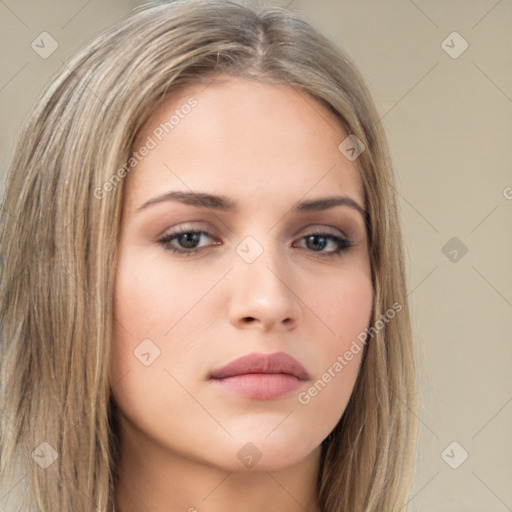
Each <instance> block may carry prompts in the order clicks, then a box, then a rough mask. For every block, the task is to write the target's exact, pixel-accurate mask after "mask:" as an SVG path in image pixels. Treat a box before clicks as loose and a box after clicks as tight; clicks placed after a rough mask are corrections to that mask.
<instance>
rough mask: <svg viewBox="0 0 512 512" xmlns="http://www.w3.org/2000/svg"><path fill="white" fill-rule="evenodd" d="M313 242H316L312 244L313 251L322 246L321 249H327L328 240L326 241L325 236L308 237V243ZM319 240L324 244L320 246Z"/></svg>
mask: <svg viewBox="0 0 512 512" xmlns="http://www.w3.org/2000/svg"><path fill="white" fill-rule="evenodd" d="M312 240H315V242H313V244H311V245H312V246H313V247H312V248H313V249H314V248H315V246H316V247H317V248H318V247H319V246H320V247H319V248H320V249H324V248H325V244H326V239H325V237H324V236H318V235H311V236H309V237H308V241H312ZM318 240H322V241H323V243H320V244H318V242H317V241H318Z"/></svg>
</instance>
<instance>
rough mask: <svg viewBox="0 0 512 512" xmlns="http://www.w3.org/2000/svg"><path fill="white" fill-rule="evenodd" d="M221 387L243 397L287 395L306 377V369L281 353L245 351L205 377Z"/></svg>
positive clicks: (304, 380) (306, 379) (307, 376)
mask: <svg viewBox="0 0 512 512" xmlns="http://www.w3.org/2000/svg"><path fill="white" fill-rule="evenodd" d="M208 378H209V380H210V381H211V382H212V383H214V384H215V385H218V386H220V387H222V388H223V389H225V390H227V391H230V392H233V393H236V394H239V395H243V396H245V397H247V398H253V399H259V400H272V399H277V398H282V397H285V396H288V395H290V394H291V393H293V392H294V391H296V390H297V389H298V388H300V387H301V386H303V385H304V383H305V382H306V381H308V380H309V379H310V376H309V374H308V372H307V371H306V369H305V368H304V367H303V366H302V365H301V364H300V363H299V362H298V361H297V360H296V359H294V358H293V357H291V356H289V355H288V354H285V353H284V352H277V353H274V354H262V353H255V354H249V355H246V356H243V357H240V358H238V359H235V360H234V361H232V362H230V363H228V364H227V365H226V366H223V367H222V368H220V369H218V370H214V371H213V372H211V373H210V375H209V376H208Z"/></svg>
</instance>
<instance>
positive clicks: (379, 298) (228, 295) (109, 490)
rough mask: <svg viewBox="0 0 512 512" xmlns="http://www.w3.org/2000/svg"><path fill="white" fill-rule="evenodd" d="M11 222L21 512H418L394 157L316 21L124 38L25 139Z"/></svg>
mask: <svg viewBox="0 0 512 512" xmlns="http://www.w3.org/2000/svg"><path fill="white" fill-rule="evenodd" d="M1 213H2V217H1V233H0V237H1V238H0V240H1V255H2V263H3V266H2V281H1V292H0V293H1V296H0V299H1V303H0V306H1V309H0V313H1V328H2V332H1V342H0V350H1V354H0V355H1V360H0V393H1V402H0V407H1V411H0V412H1V414H0V432H1V443H0V449H1V451H0V472H1V473H0V478H1V479H2V481H3V482H10V483H9V484H5V483H4V488H3V489H2V492H1V493H0V499H3V500H4V503H5V507H6V509H7V510H8V509H9V508H8V507H9V506H12V507H13V506H14V505H12V503H13V502H14V497H15V496H18V497H19V496H21V497H20V498H19V499H20V501H19V502H17V504H16V506H17V507H19V508H21V507H28V508H26V510H40V511H44V512H54V511H56V510H67V511H80V512H82V511H84V512H85V511H90V512H93V511H94V512H96V511H112V510H117V512H132V511H140V510H148V511H149V510H151V511H155V512H163V511H165V512H175V511H182V510H183V511H185V510H188V511H198V512H203V511H205V512H217V511H225V510H233V509H237V510H244V511H246V512H247V511H249V512H250V511H287V512H290V511H304V510H306V511H308V512H310V511H311V512H319V511H322V512H346V511H365V512H377V511H380V512H393V511H399V510H400V511H404V510H406V507H407V501H408V499H409V498H408V493H409V489H410V483H411V477H412V464H413V451H414V441H415V436H416V427H417V425H416V419H415V418H416V416H415V414H414V411H415V409H416V384H415V380H416V373H415V365H414V361H415V358H414V350H413V342H412V336H411V329H410V318H409V309H408V305H407V294H406V289H405V273H404V265H403V254H402V252H403V248H402V238H401V232H400V224H399V218H398V213H397V206H396V201H395V195H394V186H393V173H392V169H391V163H390V159H389V156H388V151H387V145H386V140H385V135H384V133H383V131H382V125H381V124H380V122H379V116H378V114H377V112H376V109H375V106H374V104H373V101H372V99H371V96H370V93H369V91H368V89H367V87H366V86H365V84H364V81H363V79H362V78H361V76H360V74H359V73H358V72H357V70H356V68H355V66H354V64H353V63H352V62H351V61H350V60H349V58H348V57H347V56H346V55H345V54H344V53H343V52H342V51H341V50H340V49H339V48H337V47H336V46H335V45H334V44H333V43H332V42H331V41H330V40H329V39H328V38H326V37H325V36H323V35H322V34H321V33H319V31H318V30H317V29H316V28H314V27H313V26H312V25H311V24H310V23H308V22H307V21H305V20H304V19H302V18H301V17H300V16H299V15H298V14H295V13H292V12H288V11H283V10H281V9H279V8H261V7H260V8H256V7H249V6H246V5H242V4H241V3H237V2H234V1H224V0H210V1H201V0H189V1H181V2H174V3H169V4H165V5H155V4H153V5H148V6H145V7H144V8H142V9H141V10H139V11H138V12H136V13H134V14H132V15H131V16H129V17H128V18H127V19H125V20H123V21H122V22H120V23H118V24H117V25H115V26H114V27H112V28H111V29H109V30H108V31H106V32H104V33H103V34H102V35H100V36H99V37H98V38H97V39H95V40H94V41H93V42H92V43H91V44H89V45H88V46H87V47H86V48H85V49H83V50H82V51H81V52H79V53H78V54H77V55H76V56H74V57H73V58H72V59H71V60H70V61H69V62H68V63H67V64H66V65H65V66H64V68H63V70H62V71H61V73H60V74H59V76H58V77H57V78H56V79H55V80H54V81H53V82H52V83H51V84H50V85H49V87H48V88H47V90H46V91H45V92H44V93H43V95H42V96H41V98H40V99H39V101H38V103H37V106H36V107H35V108H34V110H33V112H32V113H31V115H30V118H29V119H28V120H27V122H26V124H25V126H24V129H23V133H22V135H21V137H20V140H19V143H18V146H17V149H16V152H15V157H14V159H13V161H12V164H11V166H10V170H9V175H8V180H7V185H6V191H5V199H4V203H3V208H2V212H1ZM11 474H15V475H16V477H15V478H13V479H11V480H9V478H8V475H11ZM11 498H12V499H11ZM13 510H14V508H13ZM16 510H17V509H16Z"/></svg>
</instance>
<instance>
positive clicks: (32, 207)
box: [0, 0, 417, 512]
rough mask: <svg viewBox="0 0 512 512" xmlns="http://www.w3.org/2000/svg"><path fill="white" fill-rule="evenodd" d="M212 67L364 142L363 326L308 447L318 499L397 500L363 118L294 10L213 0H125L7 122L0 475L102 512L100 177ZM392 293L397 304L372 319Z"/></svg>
mask: <svg viewBox="0 0 512 512" xmlns="http://www.w3.org/2000/svg"><path fill="white" fill-rule="evenodd" d="M216 73H217V74H220V73H225V74H229V75H236V76H242V77H246V78H248V79H257V80H262V81H266V82H270V81H272V82H276V83H284V84H288V85H290V86H291V87H293V88H294V89H295V90H297V91H299V92H300V93H301V94H304V95H306V94H309V95H310V96H311V97H313V98H314V99H316V100H317V101H319V102H321V103H322V104H324V105H325V106H327V107H328V108H329V109H330V110H331V111H332V112H333V113H334V114H335V115H336V116H337V117H338V119H339V121H340V125H341V126H342V127H343V129H344V130H345V131H346V133H347V134H353V135H355V136H356V137H357V138H358V139H359V140H360V141H361V142H362V143H363V144H364V146H365V148H366V149H365V150H364V151H363V152H362V153H361V155H360V156H359V157H358V158H357V160H355V161H354V163H355V164H356V165H357V168H358V170H359V172H360V176H361V179H362V183H363V187H364V194H365V203H366V205H365V206H366V208H367V210H368V222H367V230H368V239H369V251H370V254H369V256H370V262H371V268H372V280H373V289H374V304H373V312H372V321H371V324H370V326H369V327H371V328H372V329H371V330H370V331H369V333H370V334H371V336H368V337H367V340H366V344H365V352H364V356H363V361H362V365H361V368H360V374H359V376H358V379H357V382H356V385H355V388H354V391H353V394H352V396H351V399H350V402H349V404H348V406H347V409H346V411H345V413H344V415H343V417H342V419H341V420H340V422H339V423H338V425H337V426H336V428H335V429H334V431H333V432H332V433H331V434H330V435H329V437H328V438H327V439H326V440H325V441H324V443H323V445H322V466H321V471H320V473H319V475H318V494H319V499H320V503H321V505H322V507H323V511H324V512H347V511H354V512H355V511H357V512H363V511H364V512H394V511H399V510H400V511H404V510H406V503H407V501H408V495H409V492H410V486H411V482H412V477H413V462H414V451H415V449H414V446H415V440H416V432H417V420H416V415H415V413H414V411H415V410H416V409H417V398H416V395H417V389H416V388H417V385H416V363H415V349H414V345H413V339H412V333H411V325H410V313H409V307H408V303H407V293H406V282H405V269H404V255H403V245H402V235H401V227H400V221H399V213H398V208H397V204H396V196H395V191H394V177H393V172H392V164H391V161H390V157H389V154H388V148H387V142H386V138H385V134H384V133H383V128H382V124H381V122H380V120H379V115H378V113H377V111H376V108H375V106H374V103H373V100H372V98H371V94H370V92H369V91H368V89H367V87H366V85H365V83H364V81H363V79H362V77H361V75H360V74H359V72H358V71H357V69H356V68H355V66H354V64H353V63H352V62H351V60H350V59H349V58H348V56H347V55H346V54H345V53H344V52H343V51H342V50H341V49H339V48H338V47H337V45H335V44H334V43H333V42H332V41H331V40H330V39H328V38H327V37H325V36H324V35H322V34H321V33H320V32H319V31H318V29H317V28H315V27H314V26H313V25H312V24H311V23H309V22H307V21H306V20H304V19H303V17H302V16H301V15H300V14H297V13H294V12H290V11H286V10H283V9H281V8H278V7H261V6H259V7H256V6H252V7H251V6H247V5H243V4H241V3H238V2H235V1H229V0H227V1H225V0H208V1H206V0H187V1H177V2H172V3H167V4H154V3H153V4H150V5H146V6H143V7H142V8H140V9H139V10H138V11H137V12H134V13H132V14H131V15H130V16H128V17H127V18H126V19H124V20H122V21H121V22H119V23H117V24H116V25H114V26H113V27H111V28H110V29H108V30H106V31H105V32H104V33H102V34H101V35H99V36H98V37H97V38H96V39H95V40H94V41H93V42H91V43H90V44H89V45H87V46H86V47H85V48H84V49H83V50H81V51H80V52H79V53H77V54H76V55H75V56H73V57H72V58H71V59H70V60H69V61H68V62H67V63H66V64H65V65H64V66H63V69H62V70H61V71H60V73H59V74H58V76H57V77H56V78H55V79H54V80H53V81H52V82H51V84H50V85H49V86H48V88H47V89H46V90H45V91H44V92H43V93H42V95H41V97H40V98H39V99H38V102H37V104H36V106H35V108H34V109H33V111H32V112H31V114H30V116H29V118H28V119H27V121H26V123H25V125H24V127H23V130H22V134H21V136H20V138H19V141H18V144H17V147H16V150H15V153H14V157H13V160H12V162H11V165H10V168H9V173H8V177H7V182H6V183H7V184H6V190H5V199H4V203H3V208H2V211H1V219H0V221H1V230H0V244H1V257H2V276H1V289H0V321H1V338H0V398H1V401H0V404H1V409H0V411H1V414H0V435H1V438H0V441H1V442H0V478H3V477H4V476H5V475H6V474H8V472H9V471H10V470H11V469H12V468H13V467H15V465H16V464H17V463H20V464H21V468H22V471H21V473H20V474H22V475H24V476H26V482H27V486H28V488H29V489H30V494H31V496H32V499H33V501H34V502H35V503H36V504H37V507H38V508H37V510H41V511H44V512H55V511H56V510H63V511H64V510H66V511H81V512H87V511H90V512H98V511H107V510H110V509H111V508H112V505H113V501H114V492H115V485H116V478H117V472H116V468H117V462H118V457H119V447H118V432H117V423H116V410H115V404H114V403H113V401H112V397H111V386H115V384H116V383H110V382H109V375H108V370H109V364H110V361H109V358H110V346H111V337H112V328H113V322H114V318H113V307H112V306H113V286H114V279H115V269H116V247H117V241H118V236H119V227H120V222H121V211H122V199H123V187H124V181H125V180H123V179H117V181H116V182H115V183H114V184H113V185H112V186H109V187H108V188H107V189H105V187H103V188H102V186H103V184H106V183H107V182H110V183H112V177H113V176H114V175H116V172H117V173H118V170H119V169H122V168H125V169H126V162H127V161H128V159H129V158H130V156H131V151H132V150H133V144H134V141H135V138H136V137H137V135H138V134H139V132H140V130H141V127H142V126H143V125H144V123H145V121H146V120H147V119H148V117H149V115H150V114H151V113H152V112H153V111H154V110H155V108H157V107H158V105H160V104H161V103H162V101H163V100H164V98H165V97H166V95H168V94H172V91H173V90H175V88H176V87H178V86H180V85H183V84H187V83H197V82H199V81H204V82H205V83H208V81H209V80H211V79H212V77H213V75H215V74H216ZM340 142H341V141H340ZM118 176H119V175H118ZM99 189H101V193H100V192H98V190H99ZM105 190H107V191H105ZM393 304H395V305H396V304H398V305H400V306H401V308H400V312H399V313H398V314H396V316H395V317H394V318H392V319H391V320H389V319H388V320H387V321H386V322H383V321H382V320H381V319H382V318H383V315H386V312H387V311H389V310H390V308H392V305H393ZM379 321H380V324H381V325H379V328H373V327H374V326H375V325H376V324H377V322H379ZM41 443H46V444H41ZM38 457H40V458H42V460H43V461H45V463H44V464H41V463H37V458H38ZM55 457H56V458H55ZM53 459H55V460H53ZM16 461H17V462H16ZM44 465H47V467H46V468H44V467H43V466H44ZM0 497H1V496H0Z"/></svg>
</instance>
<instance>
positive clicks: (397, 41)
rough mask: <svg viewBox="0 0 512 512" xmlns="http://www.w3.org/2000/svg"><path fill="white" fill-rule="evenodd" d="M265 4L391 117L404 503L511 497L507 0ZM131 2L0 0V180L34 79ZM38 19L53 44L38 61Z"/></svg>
mask: <svg viewBox="0 0 512 512" xmlns="http://www.w3.org/2000/svg"><path fill="white" fill-rule="evenodd" d="M274 3H277V4H279V5H283V6H284V5H289V7H290V8H292V9H299V10H303V11H304V12H305V14H306V15H307V16H308V17H309V18H310V19H311V21H313V23H315V24H316V25H317V26H318V27H319V28H320V29H322V30H323V31H325V32H326V33H327V34H329V35H330V36H331V37H332V38H333V39H334V40H335V41H337V42H338V43H339V44H340V45H342V46H343V48H344V49H345V50H347V51H348V53H349V54H350V55H351V56H352V57H353V58H354V60H355V62H356V64H357V65H358V66H359V68H360V70H361V71H362V73H363V75H364V77H365V78H366V80H367V83H368V85H369V87H370V89H371V91H372V93H373V95H374V98H375V101H376V104H377V108H378V110H379V112H380V113H381V116H382V118H383V123H384V125H385V128H386V130H387V134H388V140H389V144H390V148H391V152H392V157H393V160H394V164H395V169H396V175H397V192H398V194H399V200H400V208H401V214H402V220H403V226H404V232H405V239H406V246H407V263H408V267H409V268H408V272H409V290H410V291H409V297H410V299H411V305H412V309H413V316H414V328H415V336H416V341H417V343H418V346H419V348H420V351H421V354H422V355H421V364H422V367H423V370H422V373H421V386H422V387H421V410H420V414H419V416H420V437H419V445H418V462H417V466H416V480H415V485H414V491H413V493H412V495H411V500H412V501H411V503H412V510H413V511H436V512H448V511H449V512H477V511H478V512H482V511H485V512H502V511H506V510H512V487H511V486H510V482H512V443H511V435H510V434H511V432H512V385H511V383H512V375H511V374H512V372H511V371H510V370H511V361H512V344H511V343H510V342H511V335H510V333H511V330H512V273H511V271H510V267H511V265H510V263H511V261H512V259H511V254H512V215H511V213H512V172H511V161H512V160H511V156H512V155H511V153H512V150H511V148H512V144H511V142H510V141H511V136H512V65H511V63H512V3H511V2H506V1H501V2H500V1H499V2H496V1H494V0H492V1H483V0H480V1H440V0H433V1H428V2H427V1H422V2H420V1H419V0H417V1H415V2H413V1H407V0H401V1H355V0H353V1H343V0H340V1H334V0H330V1H327V0H314V1H313V0H307V1H306V0H292V1H291V2H274ZM138 4H139V2H136V1H128V0H124V1H122V0H116V1H110V2H98V1H94V2H93V1H89V2H86V1H83V0H72V1H64V0H59V1H48V2H37V1H29V0H17V1H14V0H9V1H7V0H6V1H5V2H0V19H1V29H2V30H1V31H0V41H1V47H2V49H3V51H2V56H1V75H0V109H1V112H2V119H1V124H0V179H1V180H3V179H4V176H5V170H6V167H7V164H8V160H9V158H10V155H11V152H12V151H13V145H14V142H15V137H16V134H17V133H18V131H19V128H20V125H21V122H22V120H23V118H24V116H25V115H26V113H27V112H28V111H29V109H30V107H31V105H32V103H33V101H34V99H35V97H36V95H37V94H38V93H39V91H40V90H41V88H42V87H43V84H44V83H45V82H46V81H47V80H48V78H49V77H50V76H51V75H52V74H53V73H55V72H56V70H58V69H59V68H60V66H61V65H62V64H63V62H64V61H65V60H67V58H68V57H69V56H70V55H71V53H73V51H75V50H76V49H77V48H79V47H80V46H81V45H82V44H83V43H85V42H87V41H88V40H90V39H91V38H92V37H93V36H94V35H95V34H96V33H97V32H98V31H99V30H100V29H102V28H103V27H105V26H107V25H109V24H111V23H113V22H115V21H117V20H118V19H120V18H121V17H122V16H123V15H125V14H126V13H128V12H129V11H130V10H131V9H132V8H133V7H135V6H136V5H138ZM454 31H456V32H458V33H459V34H460V36H458V35H450V34H452V33H453V32H454ZM42 32H48V33H50V34H51V35H52V37H53V38H54V39H55V40H56V41H57V43H58V48H57V50H56V51H55V52H54V53H53V54H52V55H50V56H49V57H48V58H46V59H43V58H41V57H40V56H39V55H38V54H37V53H36V52H35V51H34V50H33V49H32V47H31V43H32V41H34V40H36V41H37V40H38V37H39V35H40V34H41V33H42ZM444 40H446V42H445V43H444V45H442V43H443V41H444ZM464 41H466V42H467V44H468V47H467V49H466V50H465V51H464V52H463V53H462V54H461V55H460V56H456V53H457V52H458V51H460V49H462V48H463V45H465V43H464ZM443 47H444V48H446V49H447V50H448V51H449V52H451V53H452V56H450V55H449V53H447V51H445V49H443ZM454 56H456V58H454ZM0 185H1V183H0ZM452 239H453V240H452ZM446 244H448V245H446ZM465 249H467V252H466V253H465V254H463V252H464V250H465ZM454 251H455V252H454ZM462 254H463V255H462ZM452 260H455V261H452ZM453 442H456V443H458V444H455V445H453V444H452V443H453ZM464 451H465V452H467V454H468V458H467V460H465V461H464V462H463V463H462V464H461V465H460V466H459V467H458V468H456V469H454V468H453V467H451V466H456V465H457V464H458V463H460V461H461V460H462V458H463V457H464ZM449 464H451V466H450V465H449ZM1 499H2V496H0V500H1Z"/></svg>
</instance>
